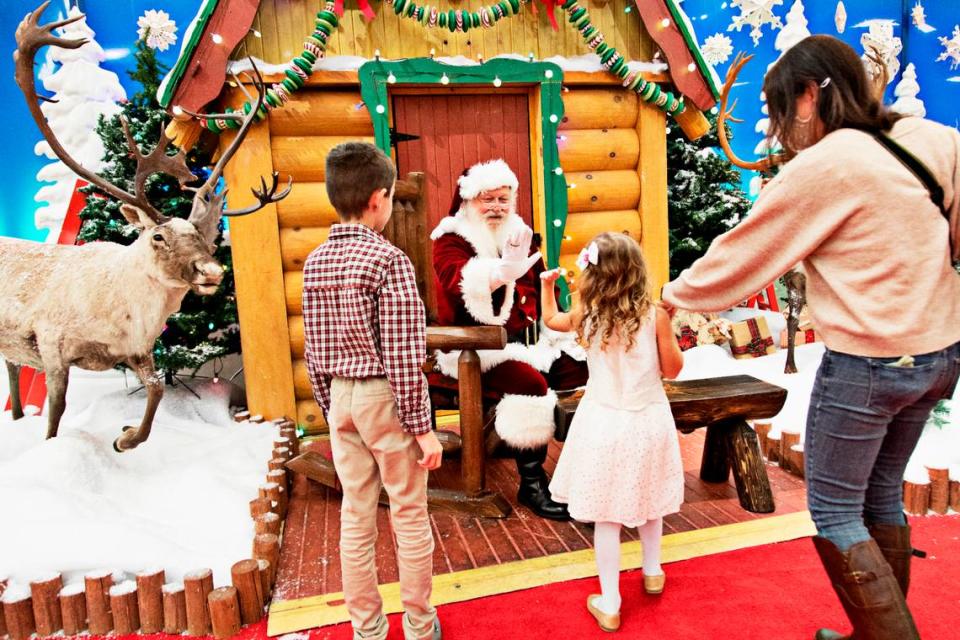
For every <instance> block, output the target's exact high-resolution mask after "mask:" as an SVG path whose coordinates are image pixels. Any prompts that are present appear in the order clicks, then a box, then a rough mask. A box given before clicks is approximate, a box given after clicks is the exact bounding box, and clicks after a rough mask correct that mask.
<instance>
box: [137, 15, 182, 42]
mask: <svg viewBox="0 0 960 640" xmlns="http://www.w3.org/2000/svg"><path fill="white" fill-rule="evenodd" d="M137 26H138V27H140V28H139V29H137V36H139V37H140V39H141V40H143V39H146V41H147V46H148V47H150V48H151V49H159V50H160V51H166V50H167V47H169V46H170V45H172V44H174V43H175V42H176V41H177V24H176V23H175V22H174V21H173V20H171V19H170V14H168V13H167V12H166V11H156V10H154V9H149V10H147V12H146V13H144V14H143V15H142V16H140V18H138V19H137Z"/></svg>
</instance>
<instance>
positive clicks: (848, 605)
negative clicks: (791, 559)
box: [813, 536, 920, 640]
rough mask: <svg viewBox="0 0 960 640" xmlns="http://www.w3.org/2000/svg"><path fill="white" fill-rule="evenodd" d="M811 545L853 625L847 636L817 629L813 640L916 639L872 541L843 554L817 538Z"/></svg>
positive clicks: (900, 594)
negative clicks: (840, 639) (850, 632)
mask: <svg viewBox="0 0 960 640" xmlns="http://www.w3.org/2000/svg"><path fill="white" fill-rule="evenodd" d="M813 545H814V547H816V549H817V553H818V554H819V555H820V562H822V563H823V568H824V569H826V571H827V576H828V577H829V578H830V583H831V584H832V585H833V590H834V591H836V593H837V596H839V598H840V604H842V605H843V609H844V611H846V612H847V617H848V618H849V619H850V622H851V623H852V624H853V633H852V634H851V635H849V636H842V635H840V634H838V633H836V632H835V631H830V630H828V629H821V630H819V631H817V635H816V640H835V639H839V638H850V639H851V640H920V634H919V633H918V632H917V627H916V625H914V622H913V616H911V615H910V610H909V609H907V602H906V600H905V599H904V597H903V592H902V591H901V590H900V585H899V584H897V579H896V578H895V577H894V575H893V570H892V569H891V568H890V565H889V564H887V561H886V560H885V559H884V557H883V554H882V553H881V552H880V547H878V546H877V543H876V541H875V540H873V539H870V540H867V541H866V542H858V543H857V544H855V545H853V546H852V547H850V549H848V550H847V551H845V552H843V551H840V549H838V548H837V546H836V545H834V544H833V543H832V542H830V541H829V540H827V539H826V538H822V537H820V536H815V537H814V538H813Z"/></svg>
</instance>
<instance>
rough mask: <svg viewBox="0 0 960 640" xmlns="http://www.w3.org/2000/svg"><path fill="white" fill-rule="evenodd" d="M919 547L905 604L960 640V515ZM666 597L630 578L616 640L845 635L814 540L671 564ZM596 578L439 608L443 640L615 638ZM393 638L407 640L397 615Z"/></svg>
mask: <svg viewBox="0 0 960 640" xmlns="http://www.w3.org/2000/svg"><path fill="white" fill-rule="evenodd" d="M911 524H912V525H913V527H914V533H915V541H916V542H915V543H916V545H917V546H918V547H919V548H921V549H923V550H925V551H926V552H927V554H928V556H927V559H926V560H919V559H918V560H916V561H915V562H914V563H913V580H912V584H911V586H910V595H909V598H908V602H909V605H910V609H911V611H912V612H913V615H914V618H915V620H916V622H917V627H918V628H919V630H920V636H921V637H922V638H923V639H924V640H955V639H956V638H960V516H947V517H932V518H914V519H912V520H911ZM666 572H667V587H666V589H665V591H664V592H663V594H662V595H661V596H647V595H645V594H644V593H643V582H642V574H641V573H640V572H639V571H633V572H629V573H624V574H623V575H622V576H621V580H620V590H621V594H622V595H623V608H622V618H623V623H622V625H621V627H620V631H619V636H620V637H623V638H643V639H644V640H667V639H669V640H721V639H723V640H727V639H730V638H737V639H748V640H760V639H767V638H775V639H777V640H811V639H812V638H813V634H814V633H815V632H816V630H817V629H818V628H819V627H821V626H828V627H830V628H833V629H835V630H838V631H849V628H848V627H847V622H846V617H845V616H844V614H843V610H842V609H841V608H840V604H839V603H838V601H837V599H836V596H835V595H834V593H833V590H832V589H831V588H830V586H829V584H828V583H827V579H826V576H825V574H824V573H823V569H822V568H821V566H820V562H819V560H818V559H817V556H816V553H815V552H814V550H813V545H812V544H811V542H810V540H809V539H801V540H794V541H792V542H784V543H780V544H774V545H767V546H764V547H757V548H753V549H743V550H740V551H733V552H729V553H722V554H718V555H713V556H706V557H703V558H694V559H692V560H686V561H683V562H676V563H673V564H669V565H666ZM598 589H599V587H598V584H597V580H596V579H595V578H588V579H584V580H577V581H574V582H566V583H560V584H555V585H550V586H546V587H539V588H536V589H530V590H527V591H518V592H514V593H509V594H505V595H502V596H495V597H491V598H483V599H480V600H474V601H470V602H462V603H457V604H450V605H445V606H442V607H440V609H439V611H440V620H441V623H442V624H443V631H444V638H446V639H447V640H453V639H459V638H470V639H481V638H482V639H487V638H489V639H500V638H511V639H512V638H517V639H518V640H520V639H522V640H579V639H581V638H612V637H616V636H614V635H611V634H607V633H605V632H603V631H601V630H600V629H599V628H598V627H597V626H596V624H595V623H594V622H593V618H591V617H590V614H588V613H587V612H586V608H585V607H584V602H585V600H586V598H587V595H589V594H591V593H596V592H597V591H598ZM390 626H391V629H390V636H389V639H390V640H403V632H402V630H401V628H400V616H399V615H397V616H391V617H390ZM350 637H351V636H350V628H349V625H338V626H334V627H326V628H324V629H315V630H313V631H311V632H310V634H309V640H322V639H326V638H345V639H349V638H350Z"/></svg>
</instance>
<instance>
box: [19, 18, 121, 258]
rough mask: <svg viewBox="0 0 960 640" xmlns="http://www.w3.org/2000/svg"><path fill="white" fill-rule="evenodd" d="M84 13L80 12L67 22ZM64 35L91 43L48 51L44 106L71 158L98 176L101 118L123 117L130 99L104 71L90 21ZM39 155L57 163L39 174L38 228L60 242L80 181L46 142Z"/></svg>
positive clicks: (66, 30) (43, 72)
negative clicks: (124, 102)
mask: <svg viewBox="0 0 960 640" xmlns="http://www.w3.org/2000/svg"><path fill="white" fill-rule="evenodd" d="M79 13H80V10H79V9H77V8H76V7H74V8H72V9H71V10H70V13H69V16H70V17H73V16H76V15H77V14H79ZM60 35H61V36H62V37H64V38H67V39H71V40H73V39H80V38H86V39H87V40H88V42H87V43H86V44H85V45H83V46H82V47H79V48H78V49H64V48H61V47H50V48H49V49H48V50H47V62H46V64H44V67H43V69H41V73H40V78H41V80H42V82H43V86H44V88H45V89H46V90H47V91H48V92H49V93H50V94H51V98H52V100H51V101H49V102H44V103H42V104H41V105H40V110H41V111H43V115H44V116H45V117H46V118H47V122H49V123H50V128H51V129H53V132H54V134H56V136H57V139H58V140H60V141H61V143H63V145H64V147H65V148H66V150H67V153H69V154H70V155H71V156H72V157H74V158H76V160H77V161H78V162H79V163H80V164H82V165H83V166H84V167H86V168H89V169H91V170H93V171H99V170H100V168H101V167H102V166H103V164H102V158H103V154H104V148H103V142H102V141H101V140H100V138H99V137H98V136H95V135H93V132H94V129H95V128H96V126H97V122H98V121H99V120H100V116H107V117H109V116H112V115H114V114H116V113H118V112H119V111H120V107H119V106H118V105H117V102H118V101H120V100H124V99H125V98H126V97H127V94H126V92H125V91H124V90H123V87H122V86H120V80H119V78H117V75H116V74H115V73H113V72H111V71H107V70H106V69H103V68H101V67H100V63H101V62H102V61H103V60H104V58H105V57H106V56H105V54H104V51H103V48H102V47H101V46H100V45H99V44H97V42H96V40H94V35H95V34H94V32H93V30H92V29H91V28H90V27H89V26H87V21H86V19H81V20H78V21H77V22H74V23H72V24H69V25H67V26H66V27H64V28H63V29H62V31H61V33H60ZM35 151H36V153H37V154H38V155H44V156H46V157H48V158H50V159H52V160H54V162H52V163H50V164H48V165H46V166H45V167H43V168H42V169H41V170H40V171H39V172H38V173H37V180H39V181H41V182H49V183H51V184H46V185H44V186H43V187H41V188H40V190H39V191H37V195H36V196H35V198H34V199H35V200H36V201H38V202H45V203H46V204H45V205H44V206H41V207H39V208H38V209H37V211H36V214H35V221H36V222H35V224H36V226H37V228H38V229H47V231H48V234H47V241H48V242H56V241H57V239H58V237H59V235H60V229H61V227H62V226H63V219H64V217H65V216H66V213H67V206H68V204H69V202H70V197H71V196H72V195H73V189H74V186H75V185H76V182H77V176H76V174H74V173H73V171H71V170H70V169H69V168H68V167H67V166H66V165H65V164H63V162H61V161H59V160H57V159H56V156H55V155H54V153H53V151H52V150H51V149H50V145H48V144H47V143H46V142H45V141H44V142H40V143H38V144H37V145H36V148H35Z"/></svg>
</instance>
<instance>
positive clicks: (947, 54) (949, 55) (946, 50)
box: [937, 25, 960, 69]
mask: <svg viewBox="0 0 960 640" xmlns="http://www.w3.org/2000/svg"><path fill="white" fill-rule="evenodd" d="M938 39H939V40H940V44H942V45H943V53H941V54H940V55H939V56H938V57H937V62H941V61H943V60H949V61H950V68H951V69H956V68H957V67H958V66H960V25H954V27H953V37H951V38H947V37H945V36H941V37H940V38H938Z"/></svg>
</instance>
